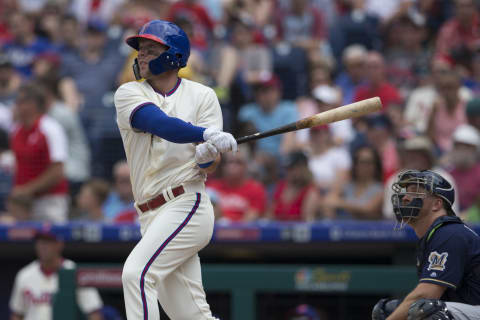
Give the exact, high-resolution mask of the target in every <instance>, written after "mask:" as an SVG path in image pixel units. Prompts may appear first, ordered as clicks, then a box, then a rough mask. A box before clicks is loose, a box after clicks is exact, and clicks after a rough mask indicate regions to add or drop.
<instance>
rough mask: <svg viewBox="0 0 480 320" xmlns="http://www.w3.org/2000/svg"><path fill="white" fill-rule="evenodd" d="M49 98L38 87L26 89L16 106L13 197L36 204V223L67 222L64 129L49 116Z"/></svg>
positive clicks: (12, 140)
mask: <svg viewBox="0 0 480 320" xmlns="http://www.w3.org/2000/svg"><path fill="white" fill-rule="evenodd" d="M46 111H47V98H46V96H45V93H44V92H43V91H42V90H41V88H38V87H37V86H36V85H35V84H26V85H23V86H22V87H21V88H20V90H19V93H18V96H17V99H16V104H15V115H16V118H17V120H18V125H17V127H16V128H15V130H14V131H13V133H12V135H11V149H12V151H13V152H14V154H15V159H16V171H15V177H14V187H13V189H12V191H11V194H10V196H11V197H13V198H25V199H31V200H33V209H32V219H34V220H41V221H51V222H57V223H61V222H65V221H67V218H68V217H67V212H68V207H69V201H68V183H67V180H66V179H65V175H64V165H65V162H66V160H67V155H68V145H67V137H66V135H65V132H64V130H63V128H62V127H61V126H60V124H59V123H58V122H57V121H55V120H54V119H52V118H50V117H49V116H48V115H46Z"/></svg>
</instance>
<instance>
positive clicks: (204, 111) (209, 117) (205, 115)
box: [194, 88, 223, 130]
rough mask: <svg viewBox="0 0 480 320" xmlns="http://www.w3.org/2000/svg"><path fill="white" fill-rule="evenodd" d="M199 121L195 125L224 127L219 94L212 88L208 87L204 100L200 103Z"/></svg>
mask: <svg viewBox="0 0 480 320" xmlns="http://www.w3.org/2000/svg"><path fill="white" fill-rule="evenodd" d="M197 115H198V116H197V123H194V125H196V126H199V127H204V128H210V127H215V128H217V129H220V130H222V129H223V117H222V109H221V108H220V102H218V98H217V95H216V94H215V92H214V91H213V90H212V89H210V88H209V89H208V91H207V92H206V94H205V96H204V99H203V101H202V102H201V103H200V106H199V109H198V113H197Z"/></svg>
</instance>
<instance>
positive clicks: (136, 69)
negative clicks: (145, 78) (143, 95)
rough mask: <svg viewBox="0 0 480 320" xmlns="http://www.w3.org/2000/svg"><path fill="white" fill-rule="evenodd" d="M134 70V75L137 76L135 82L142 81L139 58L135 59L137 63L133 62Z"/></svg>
mask: <svg viewBox="0 0 480 320" xmlns="http://www.w3.org/2000/svg"><path fill="white" fill-rule="evenodd" d="M132 69H133V74H134V75H135V80H140V79H142V76H141V75H140V66H139V65H138V59H137V58H135V61H134V62H133V65H132Z"/></svg>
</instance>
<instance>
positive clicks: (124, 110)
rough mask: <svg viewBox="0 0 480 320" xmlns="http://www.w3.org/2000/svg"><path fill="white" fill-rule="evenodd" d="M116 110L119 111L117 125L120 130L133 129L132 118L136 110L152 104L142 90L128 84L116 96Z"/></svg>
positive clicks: (119, 89)
mask: <svg viewBox="0 0 480 320" xmlns="http://www.w3.org/2000/svg"><path fill="white" fill-rule="evenodd" d="M114 103H115V108H116V110H117V124H118V128H119V129H130V130H131V129H133V128H132V126H131V118H132V115H133V114H134V113H135V111H136V110H138V109H139V108H141V107H142V106H144V105H145V104H147V103H152V102H151V101H149V100H148V98H147V97H145V96H144V95H142V94H141V92H140V89H138V88H136V87H134V86H132V83H130V82H127V83H125V84H123V85H122V86H120V87H119V88H118V89H117V91H116V92H115V95H114Z"/></svg>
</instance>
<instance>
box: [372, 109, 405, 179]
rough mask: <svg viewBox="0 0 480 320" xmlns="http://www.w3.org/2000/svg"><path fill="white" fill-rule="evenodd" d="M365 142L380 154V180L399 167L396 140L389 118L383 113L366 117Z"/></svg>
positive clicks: (386, 177)
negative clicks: (381, 171)
mask: <svg viewBox="0 0 480 320" xmlns="http://www.w3.org/2000/svg"><path fill="white" fill-rule="evenodd" d="M367 123H368V130H367V135H366V137H367V143H368V144H370V145H372V146H373V147H374V148H375V150H376V151H377V152H378V154H379V155H380V159H381V163H382V170H383V173H382V181H387V179H388V178H389V177H390V176H391V175H392V174H393V173H394V172H395V171H397V169H398V167H399V163H398V162H399V160H398V157H399V156H398V152H397V142H396V139H395V138H396V137H395V136H394V132H393V130H392V129H393V126H392V122H391V121H390V119H389V118H388V117H387V116H385V115H375V116H372V117H368V120H367Z"/></svg>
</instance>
